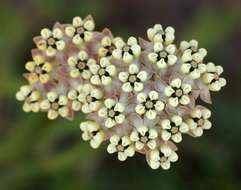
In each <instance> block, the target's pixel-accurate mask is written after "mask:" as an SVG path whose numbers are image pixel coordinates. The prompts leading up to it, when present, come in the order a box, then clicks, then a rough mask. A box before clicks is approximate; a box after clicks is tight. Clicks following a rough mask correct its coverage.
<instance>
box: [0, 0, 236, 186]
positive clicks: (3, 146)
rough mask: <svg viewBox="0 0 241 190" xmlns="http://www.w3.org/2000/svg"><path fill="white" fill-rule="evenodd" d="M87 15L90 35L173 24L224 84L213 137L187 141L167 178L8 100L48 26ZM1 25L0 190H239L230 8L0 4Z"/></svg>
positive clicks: (230, 0) (55, 1) (137, 1)
mask: <svg viewBox="0 0 241 190" xmlns="http://www.w3.org/2000/svg"><path fill="white" fill-rule="evenodd" d="M180 2H181V3H180ZM146 10H148V11H146ZM161 10H162V11H161ZM173 10H174V11H173ZM87 14H92V15H93V16H94V18H95V20H96V22H97V28H98V29H103V28H104V27H105V26H108V27H110V28H113V33H114V34H116V35H121V34H123V35H122V36H126V35H127V34H128V35H129V34H135V35H141V34H144V31H143V30H144V27H143V26H151V25H152V24H154V23H155V22H160V23H164V24H170V25H173V26H175V27H176V29H177V32H176V35H177V38H178V40H179V39H183V38H185V39H187V40H189V39H191V38H196V39H198V40H199V41H200V44H201V45H202V46H204V47H206V48H207V49H208V50H209V57H208V59H210V60H213V61H214V62H215V63H218V64H220V65H223V66H224V67H225V76H226V78H227V79H228V86H227V87H225V88H224V90H223V91H222V92H221V93H220V94H219V95H216V94H214V96H213V97H214V101H213V102H214V103H213V105H212V108H211V109H212V110H213V117H212V119H213V125H214V127H213V129H212V130H211V131H209V132H207V133H205V134H204V136H203V137H202V138H199V139H192V138H190V137H187V138H186V139H185V140H184V142H183V143H182V144H181V145H180V149H179V155H180V160H179V162H178V163H177V164H174V165H173V167H172V168H171V170H169V171H162V170H158V171H152V170H151V169H149V167H148V166H147V165H146V163H145V160H144V158H143V156H141V155H140V156H135V157H134V158H131V159H129V160H128V161H126V162H125V163H121V162H119V161H117V159H116V158H115V156H112V155H107V153H106V151H105V146H104V145H103V146H102V148H100V149H98V150H92V149H91V148H90V147H89V145H88V143H84V142H83V141H82V140H81V137H80V131H79V127H78V125H79V122H80V121H81V120H83V119H84V118H83V116H82V115H77V116H76V119H75V120H74V121H73V122H70V121H65V120H63V119H59V120H56V121H48V120H47V118H46V115H45V114H44V113H41V114H25V113H23V112H22V111H21V104H20V103H18V102H16V101H15V92H16V91H17V89H18V87H19V86H20V85H21V84H23V83H24V81H23V79H22V78H21V73H23V71H24V63H25V62H26V61H28V60H29V59H30V49H31V48H33V47H34V44H33V42H32V40H31V39H32V37H33V36H35V35H37V34H38V33H39V31H40V29H41V28H42V27H45V26H47V27H51V25H53V24H54V22H55V21H57V20H58V21H60V22H70V21H71V18H72V17H73V16H75V15H80V16H84V15H87ZM0 23H1V30H0V52H1V59H0V113H1V115H0V123H1V124H0V189H1V190H12V189H13V190H17V189H18V190H21V189H25V190H26V189H35V190H36V189H41V190H42V189H46V190H47V189H53V190H55V189H58V190H60V189H63V190H65V189H91V190H92V189H93V190H94V189H98V190H100V189H103V190H106V189H112V188H115V189H140V190H141V189H150V188H151V189H161V188H162V189H173V190H174V189H178V190H181V189H200V190H201V189H206V190H208V189H212V190H216V189H219V190H221V189H224V190H226V189H227V190H232V189H234V190H237V189H241V172H240V170H241V165H240V159H241V152H240V149H239V147H240V134H241V120H240V114H241V109H240V107H241V101H240V97H241V90H240V82H241V81H240V79H241V78H240V76H241V70H240V59H239V54H240V53H239V52H240V48H241V43H240V42H241V7H240V1H239V0H222V1H208V0H206V1H205V0H204V1H199V3H196V1H191V0H186V1H178V0H173V1H171V2H170V1H156V0H149V1H144V0H133V1H128V0H122V1H118V0H112V1H111V0H100V1H97V0H96V1H95V0H72V1H67V0H61V1H59V0H51V1H47V0H36V1H30V0H25V1H17V0H12V1H5V2H4V1H1V2H0ZM178 31H181V32H178Z"/></svg>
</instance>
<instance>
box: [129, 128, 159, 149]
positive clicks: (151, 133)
mask: <svg viewBox="0 0 241 190" xmlns="http://www.w3.org/2000/svg"><path fill="white" fill-rule="evenodd" d="M157 137H158V133H157V131H156V129H154V128H151V129H150V128H148V127H146V126H138V127H137V128H136V129H134V130H133V131H132V133H131V135H130V139H131V141H133V142H134V144H135V148H136V149H137V150H142V149H143V148H144V147H145V146H147V147H148V148H149V149H154V148H156V146H157V142H156V140H157Z"/></svg>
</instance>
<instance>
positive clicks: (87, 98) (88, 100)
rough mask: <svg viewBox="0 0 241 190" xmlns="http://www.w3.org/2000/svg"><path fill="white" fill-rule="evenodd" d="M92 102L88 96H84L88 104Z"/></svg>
mask: <svg viewBox="0 0 241 190" xmlns="http://www.w3.org/2000/svg"><path fill="white" fill-rule="evenodd" d="M92 100H93V98H92V97H91V96H90V95H88V96H86V101H87V102H88V103H90V102H92Z"/></svg>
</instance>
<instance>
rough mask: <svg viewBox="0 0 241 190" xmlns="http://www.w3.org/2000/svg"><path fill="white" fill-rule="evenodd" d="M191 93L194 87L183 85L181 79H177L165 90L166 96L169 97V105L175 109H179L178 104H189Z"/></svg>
mask: <svg viewBox="0 0 241 190" xmlns="http://www.w3.org/2000/svg"><path fill="white" fill-rule="evenodd" d="M191 91H192V86H191V85H190V84H187V83H183V81H182V80H181V79H180V78H175V79H173V80H172V81H171V82H170V84H169V86H167V87H166V88H165V90H164V94H165V95H166V96H167V97H168V103H169V104H170V105H171V106H173V107H177V106H178V104H181V105H187V104H189V102H190V97H189V94H190V93H191Z"/></svg>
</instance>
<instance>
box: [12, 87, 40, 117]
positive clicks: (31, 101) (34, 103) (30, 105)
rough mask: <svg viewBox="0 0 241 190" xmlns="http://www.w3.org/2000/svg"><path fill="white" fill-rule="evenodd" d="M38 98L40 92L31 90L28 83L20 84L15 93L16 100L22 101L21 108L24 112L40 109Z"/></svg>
mask: <svg viewBox="0 0 241 190" xmlns="http://www.w3.org/2000/svg"><path fill="white" fill-rule="evenodd" d="M40 98H41V96H40V92H39V91H37V90H33V89H32V87H31V86H29V85H24V86H21V88H20V90H19V91H18V92H17V93H16V99H17V100H18V101H24V104H23V110H24V111H25V112H30V111H32V112H38V111H39V109H40V106H39V100H40Z"/></svg>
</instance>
